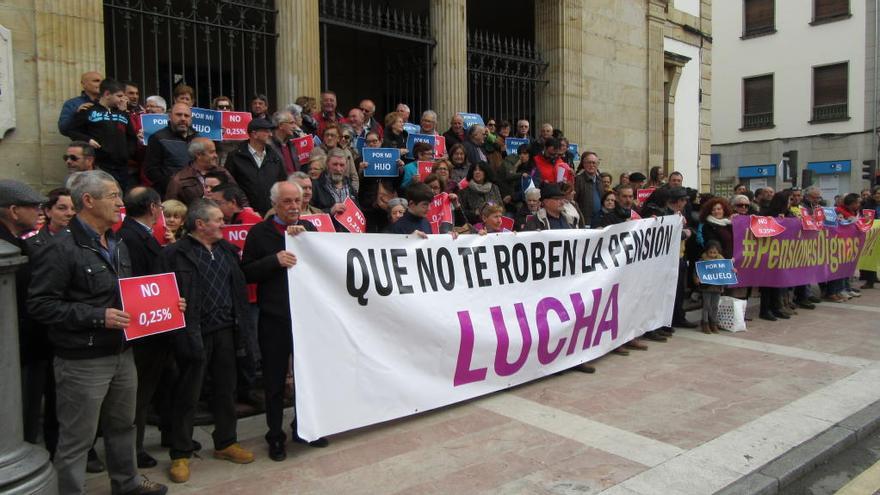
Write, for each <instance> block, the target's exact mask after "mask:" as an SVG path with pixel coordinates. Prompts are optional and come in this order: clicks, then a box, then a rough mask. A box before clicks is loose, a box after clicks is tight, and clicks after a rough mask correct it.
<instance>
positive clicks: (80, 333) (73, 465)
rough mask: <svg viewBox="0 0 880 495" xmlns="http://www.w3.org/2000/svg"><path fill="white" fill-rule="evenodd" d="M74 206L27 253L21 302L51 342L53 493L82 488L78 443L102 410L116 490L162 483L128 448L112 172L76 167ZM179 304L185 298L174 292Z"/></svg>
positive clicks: (129, 390)
mask: <svg viewBox="0 0 880 495" xmlns="http://www.w3.org/2000/svg"><path fill="white" fill-rule="evenodd" d="M70 189H71V199H72V200H73V204H74V208H75V209H76V211H77V216H76V218H74V219H73V220H72V221H71V222H70V235H68V236H64V237H60V238H58V239H56V240H55V241H54V242H52V243H50V244H49V245H48V246H46V247H45V248H44V249H43V250H41V251H40V252H39V254H38V255H37V257H36V259H35V260H34V267H35V269H34V277H33V280H32V282H31V286H30V291H29V297H28V309H29V311H30V314H31V315H32V316H33V317H34V319H35V320H37V321H39V322H41V323H43V324H45V325H48V326H49V339H50V340H51V341H52V345H53V346H54V348H55V356H56V357H55V380H56V393H57V403H58V411H62V412H63V414H59V415H58V420H59V438H58V448H57V450H56V452H55V468H56V470H57V471H58V488H59V492H61V493H83V492H84V490H85V485H84V484H85V474H86V453H87V452H88V450H89V448H90V447H91V446H92V440H93V439H94V438H95V432H96V431H97V429H98V419H99V417H100V420H101V426H102V430H103V435H104V445H105V447H106V449H107V471H108V473H109V475H110V481H111V485H112V490H113V492H114V493H161V494H164V493H165V492H166V487H165V486H164V485H161V484H158V483H154V482H151V481H149V480H147V479H146V478H144V477H142V476H140V475H138V473H137V465H136V461H135V456H134V451H135V449H134V440H135V439H134V412H135V398H136V395H137V371H136V370H135V364H134V357H133V355H132V352H131V349H130V348H129V346H127V345H126V343H125V337H124V335H123V331H122V330H123V329H124V328H125V327H127V326H128V325H129V322H130V316H129V314H128V313H126V312H124V311H122V310H121V309H119V308H120V307H121V301H120V298H119V289H118V283H119V279H120V278H125V277H129V276H131V260H130V259H129V255H128V249H127V247H126V246H125V243H124V242H123V241H121V240H119V239H117V238H116V237H115V236H114V234H113V231H112V230H110V227H111V226H112V225H113V224H114V223H116V222H117V221H119V217H120V209H121V208H122V206H123V204H122V198H121V194H120V190H119V186H118V185H117V184H116V181H115V180H114V179H113V176H111V175H110V174H108V173H106V172H103V171H91V172H82V173H81V174H79V175H77V176H76V178H75V179H74V180H73V181H72V184H71V188H70ZM180 304H181V307H185V304H184V303H183V301H181V303H180Z"/></svg>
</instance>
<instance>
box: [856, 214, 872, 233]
mask: <svg viewBox="0 0 880 495" xmlns="http://www.w3.org/2000/svg"><path fill="white" fill-rule="evenodd" d="M876 216H877V211H876V210H862V214H861V216H859V220H858V221H857V222H856V228H858V229H859V231H861V232H867V231H869V230H871V227H872V226H873V225H874V218H875V217H876Z"/></svg>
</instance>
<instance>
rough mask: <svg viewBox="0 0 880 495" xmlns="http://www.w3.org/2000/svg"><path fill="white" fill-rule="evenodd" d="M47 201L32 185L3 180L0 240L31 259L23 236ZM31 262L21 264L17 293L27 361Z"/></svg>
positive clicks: (0, 182) (0, 183)
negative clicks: (42, 204) (28, 291)
mask: <svg viewBox="0 0 880 495" xmlns="http://www.w3.org/2000/svg"><path fill="white" fill-rule="evenodd" d="M44 201H46V198H44V197H43V196H42V195H40V194H37V192H36V191H34V190H33V189H32V188H31V187H30V186H29V185H27V184H25V183H23V182H19V181H17V180H11V179H3V180H0V240H4V241H6V242H8V243H9V244H12V245H13V246H15V247H17V248H18V249H20V250H21V254H22V255H24V256H28V258H30V252H29V249H28V246H27V244H25V242H24V241H23V240H22V239H21V235H22V234H25V233H27V232H30V231H31V230H34V228H36V225H37V217H38V216H39V212H40V204H41V203H43V202H44ZM31 267H32V265H31V263H30V259H28V263H26V264H24V265H22V266H21V267H20V268H19V269H18V271H17V272H15V292H16V295H17V296H18V342H19V348H20V350H21V351H22V356H21V357H22V359H23V360H24V358H25V356H26V354H28V352H27V351H28V350H27V349H26V348H27V345H28V342H30V340H31V339H30V338H29V336H30V334H31V333H32V332H30V331H29V330H30V328H31V327H30V318H28V313H27V289H28V285H29V284H30V281H31Z"/></svg>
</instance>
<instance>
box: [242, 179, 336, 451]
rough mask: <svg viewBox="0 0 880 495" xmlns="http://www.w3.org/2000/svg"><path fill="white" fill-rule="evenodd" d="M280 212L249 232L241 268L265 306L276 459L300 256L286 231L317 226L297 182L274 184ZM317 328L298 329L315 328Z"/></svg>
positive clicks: (261, 329)
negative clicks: (306, 214)
mask: <svg viewBox="0 0 880 495" xmlns="http://www.w3.org/2000/svg"><path fill="white" fill-rule="evenodd" d="M270 198H271V201H272V207H273V208H274V209H275V214H274V215H273V216H272V217H271V218H269V219H267V220H265V221H263V222H261V223H258V224H257V225H254V226H253V227H252V228H251V230H250V232H249V233H248V237H247V241H245V245H244V254H243V255H242V270H244V274H245V277H247V281H248V282H250V283H256V284H257V301H258V306H259V308H260V318H259V324H258V327H257V328H258V334H259V342H260V353H261V355H262V357H263V389H264V390H265V394H266V425H267V426H268V428H269V431H268V432H267V433H266V442H268V443H269V457H270V458H271V459H272V460H273V461H283V460H284V459H286V458H287V449H286V447H285V445H284V443H285V441H286V440H287V435H285V433H284V429H283V426H282V421H283V419H284V389H285V383H286V379H287V372H288V370H289V369H290V365H289V363H290V357H291V355H292V353H293V339H292V335H291V332H290V328H291V318H290V304H289V303H288V302H287V298H288V293H289V289H288V286H287V269H288V268H290V267H292V266H293V265H295V264H296V256H294V254H293V253H291V252H290V251H286V250H285V246H284V243H285V241H284V236H285V234H286V233H287V232H290V233H292V234H299V233H301V232H306V231H309V232H314V231H315V230H316V229H315V227H314V226H313V225H312V224H311V223H310V222H307V221H304V220H301V219H300V213H301V210H302V199H303V190H302V187H300V185H299V184H298V183H297V182H293V181H285V182H277V183H275V185H273V186H272V189H271V190H270ZM310 330H312V329H305V330H304V329H296V331H310ZM291 428H292V435H293V438H294V441H297V442H304V440H302V439H301V438H299V436H298V435H297V434H296V419H294V421H293V424H292V425H291ZM310 445H312V446H313V447H325V446H327V441H326V440H324V439H321V440H318V441H315V442H311V443H310Z"/></svg>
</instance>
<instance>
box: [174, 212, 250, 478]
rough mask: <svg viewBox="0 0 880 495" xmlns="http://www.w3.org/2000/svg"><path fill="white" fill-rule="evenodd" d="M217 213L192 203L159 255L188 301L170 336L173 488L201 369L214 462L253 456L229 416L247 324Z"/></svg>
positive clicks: (188, 441)
mask: <svg viewBox="0 0 880 495" xmlns="http://www.w3.org/2000/svg"><path fill="white" fill-rule="evenodd" d="M222 226H223V212H221V211H220V208H218V207H217V204H216V203H214V202H213V201H211V200H209V199H197V200H195V201H193V202H192V204H191V205H190V207H189V210H188V211H187V213H186V222H185V228H186V231H187V232H189V235H187V236H186V237H184V238H183V239H181V240H179V241H177V242H175V243H174V244H171V245H170V246H167V247H166V248H164V249H163V250H162V254H160V255H159V261H158V264H157V269H158V271H159V272H160V273H167V272H173V273H174V274H175V275H176V276H177V286H178V288H179V290H180V294H181V296H183V297H184V298H188V300H189V304H188V306H187V311H186V314H185V317H186V328H185V329H183V330H182V331H179V332H177V333H175V334H174V347H175V353H176V357H177V364H178V367H179V370H180V375H179V378H178V383H177V387H176V389H175V391H174V406H173V408H174V414H173V417H172V421H171V425H172V426H171V428H172V429H171V436H172V439H171V452H170V455H171V460H172V463H171V470H170V472H169V476H170V478H171V481H174V482H175V483H184V482H186V481H187V480H189V476H190V468H189V460H190V458H191V457H192V453H193V451H194V447H193V443H192V434H193V418H194V416H195V411H196V404H197V403H198V400H199V395H200V394H201V391H202V382H203V381H204V376H205V373H206V372H210V373H211V377H212V378H213V383H214V389H213V392H214V398H213V401H212V403H211V405H212V409H213V411H212V412H213V414H214V433H213V435H212V436H213V438H214V457H215V458H217V459H223V460H227V461H230V462H234V463H236V464H247V463H250V462H253V460H254V455H253V453H251V452H250V451H248V450H245V449H243V448H242V447H241V446H240V445H239V444H238V438H237V436H238V435H237V432H236V423H237V418H236V414H235V354H236V349H237V348H238V347H240V346H239V345H238V341H239V336H240V335H241V334H242V333H244V332H245V331H246V329H243V328H242V326H244V325H247V324H248V321H249V320H248V317H247V290H246V289H245V281H244V274H242V272H241V268H239V265H238V248H236V247H235V246H233V245H232V244H230V243H229V242H227V241H225V240H224V239H223V231H222V229H221V227H222Z"/></svg>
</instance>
